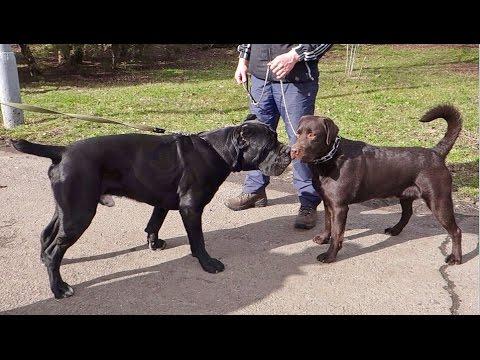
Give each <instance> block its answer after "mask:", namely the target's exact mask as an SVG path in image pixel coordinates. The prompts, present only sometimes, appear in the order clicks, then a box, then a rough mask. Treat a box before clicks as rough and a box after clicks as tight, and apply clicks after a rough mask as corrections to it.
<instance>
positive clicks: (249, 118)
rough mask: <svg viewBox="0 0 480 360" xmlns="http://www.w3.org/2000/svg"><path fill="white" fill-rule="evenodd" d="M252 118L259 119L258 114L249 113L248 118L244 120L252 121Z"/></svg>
mask: <svg viewBox="0 0 480 360" xmlns="http://www.w3.org/2000/svg"><path fill="white" fill-rule="evenodd" d="M252 120H257V116H256V115H254V114H248V115H247V118H246V119H245V120H244V122H247V121H252Z"/></svg>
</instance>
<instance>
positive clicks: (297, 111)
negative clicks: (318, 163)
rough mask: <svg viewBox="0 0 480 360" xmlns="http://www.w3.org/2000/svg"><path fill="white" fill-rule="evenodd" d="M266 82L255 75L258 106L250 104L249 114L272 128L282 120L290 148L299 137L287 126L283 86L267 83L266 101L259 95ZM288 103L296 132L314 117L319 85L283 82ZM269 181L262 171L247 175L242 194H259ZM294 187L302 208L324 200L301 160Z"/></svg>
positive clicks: (253, 85)
mask: <svg viewBox="0 0 480 360" xmlns="http://www.w3.org/2000/svg"><path fill="white" fill-rule="evenodd" d="M263 84H264V80H262V79H259V78H256V77H255V76H252V89H251V92H252V95H253V98H254V99H255V100H256V101H260V103H259V104H258V106H255V105H253V104H250V111H251V113H252V114H255V115H256V116H257V118H258V119H259V120H260V121H261V122H263V123H265V124H268V125H270V126H271V127H272V128H273V129H276V128H277V126H278V120H279V118H280V117H282V119H283V122H284V123H285V129H286V130H287V134H288V139H289V142H290V145H292V144H294V143H295V140H296V136H295V134H294V133H293V130H292V129H291V127H290V125H288V123H287V121H288V120H287V115H286V112H285V107H284V105H283V99H282V92H281V88H280V83H276V82H267V85H266V86H265V91H264V94H263V98H262V99H260V94H261V92H262V89H263ZM283 89H284V92H285V102H286V103H287V109H288V114H289V115H290V120H291V121H292V125H293V127H294V128H295V129H297V127H298V122H299V120H300V118H301V117H302V116H304V115H313V113H314V111H315V98H316V97H317V92H318V82H316V81H311V82H307V83H284V84H283ZM269 182H270V178H269V177H268V176H265V175H263V174H262V173H261V172H260V171H258V170H254V171H249V172H248V173H247V177H246V178H245V183H244V187H243V192H244V193H247V194H253V193H258V192H260V191H262V190H263V189H265V187H266V186H267V185H268V184H269ZM293 185H294V186H295V188H296V189H297V193H298V199H299V200H300V204H301V205H302V206H307V207H317V205H318V204H319V203H320V201H321V199H320V196H319V195H318V193H317V192H316V191H315V189H314V188H313V185H312V173H311V172H310V169H309V168H308V166H307V165H306V164H304V163H301V162H300V161H298V160H294V161H293Z"/></svg>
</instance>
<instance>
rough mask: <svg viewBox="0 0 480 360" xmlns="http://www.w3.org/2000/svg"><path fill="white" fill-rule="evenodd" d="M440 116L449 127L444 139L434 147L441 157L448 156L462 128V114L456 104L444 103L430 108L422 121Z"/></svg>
mask: <svg viewBox="0 0 480 360" xmlns="http://www.w3.org/2000/svg"><path fill="white" fill-rule="evenodd" d="M438 118H442V119H445V120H446V121H447V124H448V128H447V133H446V134H445V136H444V137H443V139H442V140H440V142H439V143H438V144H437V145H435V146H434V147H433V151H435V152H436V153H438V154H439V155H440V156H441V157H443V158H446V157H447V155H448V153H449V152H450V150H451V149H452V147H453V144H455V141H456V140H457V138H458V135H460V131H461V130H462V115H461V114H460V112H459V111H458V110H457V109H456V108H455V107H454V106H452V105H448V104H444V105H438V106H435V107H434V108H433V109H430V110H428V111H427V112H426V113H425V115H423V116H422V118H421V119H420V121H421V122H430V121H432V120H435V119H438Z"/></svg>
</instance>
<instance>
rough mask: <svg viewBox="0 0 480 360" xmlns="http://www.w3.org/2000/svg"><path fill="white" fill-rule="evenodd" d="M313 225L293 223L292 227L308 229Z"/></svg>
mask: <svg viewBox="0 0 480 360" xmlns="http://www.w3.org/2000/svg"><path fill="white" fill-rule="evenodd" d="M315 225H316V224H315ZM315 225H305V224H295V225H294V227H295V229H303V230H310V229H313V228H314V227H315Z"/></svg>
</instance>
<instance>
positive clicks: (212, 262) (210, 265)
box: [199, 258, 225, 274]
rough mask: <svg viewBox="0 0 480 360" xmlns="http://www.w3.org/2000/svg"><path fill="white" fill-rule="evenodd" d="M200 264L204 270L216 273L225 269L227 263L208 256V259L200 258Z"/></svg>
mask: <svg viewBox="0 0 480 360" xmlns="http://www.w3.org/2000/svg"><path fill="white" fill-rule="evenodd" d="M199 261H200V265H201V266H202V268H203V270H205V271H206V272H209V273H211V274H216V273H219V272H222V271H223V270H225V265H223V263H222V262H221V261H220V260H217V259H214V258H208V259H206V260H200V259H199Z"/></svg>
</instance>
